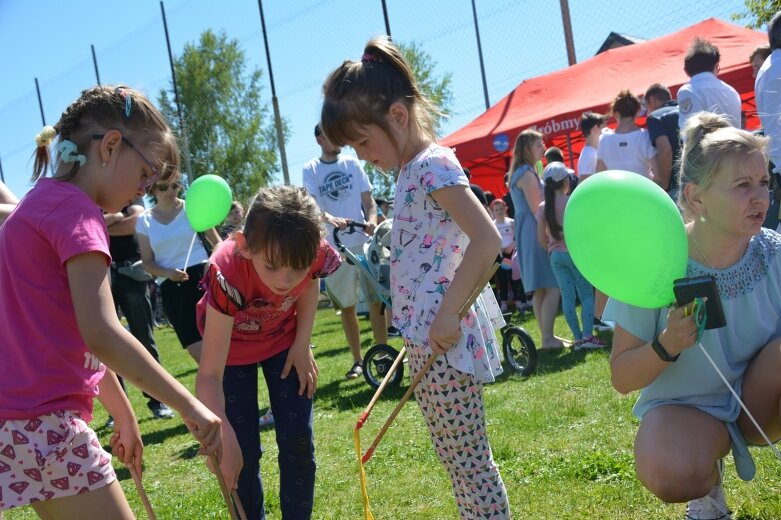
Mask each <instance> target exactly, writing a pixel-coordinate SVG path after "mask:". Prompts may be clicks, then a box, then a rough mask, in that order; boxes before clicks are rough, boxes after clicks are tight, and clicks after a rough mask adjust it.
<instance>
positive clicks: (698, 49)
mask: <svg viewBox="0 0 781 520" xmlns="http://www.w3.org/2000/svg"><path fill="white" fill-rule="evenodd" d="M720 59H721V53H719V48H718V47H716V46H715V45H713V44H712V43H711V42H709V41H708V40H705V39H703V38H696V39H695V40H694V42H692V45H691V47H689V50H688V51H686V56H684V58H683V70H684V71H686V74H687V75H688V76H689V77H692V76H694V75H695V74H700V73H701V72H713V69H715V68H716V65H718V64H719V60H720Z"/></svg>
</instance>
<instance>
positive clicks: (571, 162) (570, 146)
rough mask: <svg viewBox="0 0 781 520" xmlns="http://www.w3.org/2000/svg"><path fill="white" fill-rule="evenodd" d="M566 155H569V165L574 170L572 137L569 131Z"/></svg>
mask: <svg viewBox="0 0 781 520" xmlns="http://www.w3.org/2000/svg"><path fill="white" fill-rule="evenodd" d="M567 157H569V167H570V168H572V169H573V170H574V169H575V161H574V160H573V159H572V138H571V137H570V133H569V132H567Z"/></svg>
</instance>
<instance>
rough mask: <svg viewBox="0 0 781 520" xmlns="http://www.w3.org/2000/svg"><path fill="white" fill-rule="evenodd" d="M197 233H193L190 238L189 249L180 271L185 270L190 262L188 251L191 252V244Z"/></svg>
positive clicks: (193, 242)
mask: <svg viewBox="0 0 781 520" xmlns="http://www.w3.org/2000/svg"><path fill="white" fill-rule="evenodd" d="M197 234H198V233H193V239H192V240H190V249H188V250H187V258H186V259H185V261H184V267H182V271H186V270H187V264H189V263H190V253H192V252H193V244H195V235H197Z"/></svg>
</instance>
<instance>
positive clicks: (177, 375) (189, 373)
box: [173, 367, 198, 379]
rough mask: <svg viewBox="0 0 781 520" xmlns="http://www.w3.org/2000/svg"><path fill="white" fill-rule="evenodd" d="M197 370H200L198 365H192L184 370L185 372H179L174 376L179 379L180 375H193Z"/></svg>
mask: <svg viewBox="0 0 781 520" xmlns="http://www.w3.org/2000/svg"><path fill="white" fill-rule="evenodd" d="M197 372H198V367H192V368H188V369H187V370H184V371H183V372H179V373H177V374H173V376H174V377H175V378H176V379H179V378H180V377H187V376H191V375H193V374H195V373H197Z"/></svg>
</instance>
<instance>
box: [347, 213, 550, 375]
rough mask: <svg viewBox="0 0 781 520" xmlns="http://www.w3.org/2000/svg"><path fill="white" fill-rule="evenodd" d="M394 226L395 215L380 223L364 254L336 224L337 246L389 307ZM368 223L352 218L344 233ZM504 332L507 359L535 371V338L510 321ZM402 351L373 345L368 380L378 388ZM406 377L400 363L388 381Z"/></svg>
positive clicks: (521, 371) (365, 370) (365, 362)
mask: <svg viewBox="0 0 781 520" xmlns="http://www.w3.org/2000/svg"><path fill="white" fill-rule="evenodd" d="M392 226H393V220H392V219H388V220H385V221H383V222H382V223H380V224H379V225H378V226H377V228H376V229H375V230H374V235H372V236H371V237H370V239H369V240H368V241H367V242H366V243H365V244H364V246H363V251H364V254H363V255H356V254H354V253H353V252H351V251H350V250H349V249H347V248H346V247H345V246H344V245H343V244H342V242H341V240H340V239H339V234H340V231H339V229H338V228H334V231H333V238H334V244H336V248H337V249H338V250H339V252H341V253H342V254H343V255H344V257H345V259H346V261H347V262H348V263H350V264H351V265H355V266H357V267H358V268H359V269H360V270H361V272H362V273H363V274H364V275H366V277H367V279H368V280H369V283H370V284H371V286H372V288H373V289H374V290H375V291H376V292H377V296H378V297H379V299H380V301H382V303H384V304H385V306H386V307H388V308H390V306H391V296H390V255H391V252H390V243H391V229H392ZM365 227H366V224H364V223H361V222H354V221H349V222H348V223H347V229H348V230H347V231H342V232H341V233H345V232H346V233H354V232H355V231H356V228H360V229H364V228H365ZM506 317H507V316H506ZM500 332H501V335H502V352H503V354H504V360H505V361H506V362H507V364H508V365H509V366H510V368H511V369H512V370H513V371H514V372H516V373H519V374H522V375H524V376H528V375H531V374H532V373H533V372H534V370H535V368H536V366H537V348H536V347H535V345H534V340H533V339H532V338H531V336H529V334H528V333H527V332H526V331H525V330H523V328H521V327H518V326H514V325H511V324H510V323H509V321H507V325H505V326H504V327H502V328H501V330H500ZM398 354H399V351H397V350H396V349H394V348H393V347H391V346H390V345H386V344H378V345H374V346H373V347H371V348H370V349H369V350H368V351H367V352H366V355H365V356H364V358H363V376H364V378H365V379H366V382H367V383H369V385H370V386H372V387H374V388H378V387H379V386H380V383H382V380H383V378H384V377H385V375H386V374H387V373H388V372H389V371H390V370H391V366H392V365H393V361H394V360H395V359H396V357H397V356H398ZM403 377H404V365H403V364H399V366H398V368H397V369H396V371H395V373H394V374H393V375H392V376H391V379H390V380H389V381H388V385H394V386H398V385H399V384H401V380H402V379H403Z"/></svg>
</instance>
